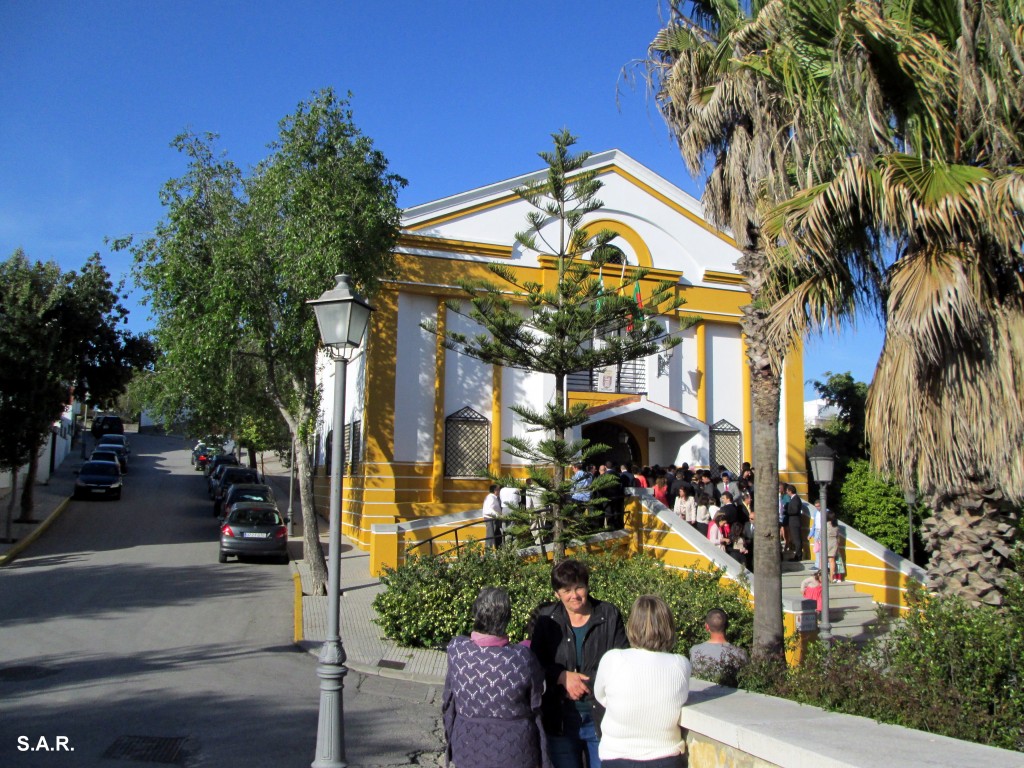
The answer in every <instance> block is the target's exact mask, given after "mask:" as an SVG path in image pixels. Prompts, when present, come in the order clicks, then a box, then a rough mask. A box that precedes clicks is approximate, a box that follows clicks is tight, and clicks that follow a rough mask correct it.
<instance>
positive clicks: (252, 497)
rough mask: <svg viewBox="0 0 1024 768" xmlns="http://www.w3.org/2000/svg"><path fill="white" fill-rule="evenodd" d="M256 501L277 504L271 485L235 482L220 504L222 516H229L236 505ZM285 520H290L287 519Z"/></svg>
mask: <svg viewBox="0 0 1024 768" xmlns="http://www.w3.org/2000/svg"><path fill="white" fill-rule="evenodd" d="M254 501H255V502H262V503H264V504H273V505H275V506H277V499H275V498H274V490H273V489H272V488H271V487H270V486H269V485H263V484H262V483H235V484H234V485H232V486H231V487H230V488H228V489H227V492H226V493H225V494H224V501H223V502H222V503H221V506H220V516H221V517H222V518H227V517H228V516H229V515H230V514H231V510H232V509H233V508H234V507H235V506H237V505H239V504H247V503H249V502H254ZM285 522H288V521H287V519H286V520H285Z"/></svg>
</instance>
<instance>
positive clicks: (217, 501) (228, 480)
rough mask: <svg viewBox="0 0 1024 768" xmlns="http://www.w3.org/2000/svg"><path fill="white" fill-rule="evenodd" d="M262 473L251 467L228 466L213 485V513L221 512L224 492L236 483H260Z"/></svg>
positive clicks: (215, 514)
mask: <svg viewBox="0 0 1024 768" xmlns="http://www.w3.org/2000/svg"><path fill="white" fill-rule="evenodd" d="M258 482H260V473H259V472H258V471H256V470H255V469H250V468H249V467H227V468H226V469H224V470H223V471H222V472H221V473H220V477H219V478H218V480H217V483H216V484H215V485H214V486H213V514H214V516H217V515H219V514H220V508H221V504H222V503H223V502H224V494H225V493H227V491H228V489H229V488H231V486H232V485H234V484H235V483H258Z"/></svg>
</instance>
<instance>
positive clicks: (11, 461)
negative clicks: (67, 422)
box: [0, 249, 148, 538]
mask: <svg viewBox="0 0 1024 768" xmlns="http://www.w3.org/2000/svg"><path fill="white" fill-rule="evenodd" d="M126 314H127V311H126V310H125V309H124V307H123V306H121V304H120V301H119V298H118V295H117V293H116V291H115V290H114V287H113V285H112V283H111V281H110V276H109V275H108V273H107V271H106V269H105V268H104V267H103V264H102V262H101V261H100V258H99V255H97V254H94V255H93V256H91V257H90V258H89V259H87V260H86V263H85V265H84V266H83V268H82V270H81V271H80V272H73V271H72V272H62V271H61V270H60V268H59V267H58V266H57V265H56V264H54V263H52V262H48V263H42V262H34V263H33V262H31V261H30V260H29V259H28V257H27V256H26V255H25V253H24V252H23V251H21V250H20V249H19V250H18V251H15V253H14V254H13V255H12V256H11V257H10V258H9V259H7V260H6V261H4V262H2V263H0V328H2V329H3V332H2V333H0V423H3V425H4V439H3V440H2V441H0V469H3V470H7V471H11V472H12V473H13V475H14V480H15V486H16V483H17V470H18V469H19V468H20V467H22V466H24V465H26V464H27V465H28V467H29V471H28V475H27V478H26V482H25V486H24V489H23V491H22V494H21V510H22V518H24V519H30V518H31V512H32V506H33V498H32V491H33V488H34V479H35V471H36V462H37V460H38V455H39V450H40V448H41V447H42V445H43V442H44V440H45V439H46V437H47V436H48V435H49V432H50V427H51V425H52V424H53V423H54V421H56V420H57V419H58V418H60V415H61V413H62V412H63V410H64V408H65V406H66V405H67V404H68V403H69V402H70V401H71V395H72V392H75V391H77V392H78V393H79V394H80V395H81V393H82V392H84V391H85V389H86V387H91V386H93V385H92V383H91V382H92V381H93V380H95V381H96V382H97V383H96V385H95V386H96V388H97V390H98V392H99V394H100V396H101V397H102V398H104V399H107V398H113V397H116V396H117V395H118V394H119V393H120V392H121V391H122V390H123V389H124V387H125V386H126V385H127V382H128V380H129V379H130V376H131V373H132V371H133V370H134V368H136V367H138V366H141V365H144V364H145V362H146V360H147V359H148V355H147V353H146V344H145V341H144V340H142V339H140V338H139V337H135V336H132V335H131V334H128V333H125V332H124V331H121V330H119V329H118V327H117V326H118V325H119V323H120V322H121V321H122V320H123V319H124V317H125V316H126ZM16 490H17V488H16V487H15V488H12V492H11V497H10V504H9V507H8V512H7V525H6V535H7V537H8V538H10V522H11V518H12V516H13V506H14V501H15V499H16V497H17V494H16Z"/></svg>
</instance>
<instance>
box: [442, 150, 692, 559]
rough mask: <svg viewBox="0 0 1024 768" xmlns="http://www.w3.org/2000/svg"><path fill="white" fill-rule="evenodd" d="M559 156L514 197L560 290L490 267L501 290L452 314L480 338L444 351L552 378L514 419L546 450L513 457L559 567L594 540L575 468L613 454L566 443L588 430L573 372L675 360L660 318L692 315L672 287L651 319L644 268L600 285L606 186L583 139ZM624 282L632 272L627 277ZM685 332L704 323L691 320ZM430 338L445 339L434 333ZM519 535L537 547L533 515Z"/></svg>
mask: <svg viewBox="0 0 1024 768" xmlns="http://www.w3.org/2000/svg"><path fill="white" fill-rule="evenodd" d="M552 138H553V140H554V149H553V151H551V152H541V153H540V157H541V158H542V159H543V160H544V162H545V163H546V164H547V173H546V175H545V176H544V177H543V178H541V179H537V180H535V181H531V182H529V183H527V184H525V185H524V186H523V187H521V188H519V189H517V190H516V193H517V194H518V195H519V196H520V197H521V198H522V199H523V200H525V201H527V202H528V203H529V204H530V205H531V206H532V207H533V208H534V210H533V211H531V212H530V213H529V214H528V216H527V223H528V224H529V228H528V229H527V230H525V231H523V232H519V233H517V234H516V240H517V242H519V243H520V244H521V245H522V246H523V247H524V248H527V249H529V250H531V251H536V252H537V253H538V254H539V256H540V258H541V259H544V258H549V259H551V260H553V262H554V265H555V267H556V279H555V281H554V282H553V284H552V285H550V286H547V287H546V286H544V285H541V284H539V283H535V282H532V281H523V280H521V279H520V277H519V276H518V275H517V272H516V271H515V270H513V269H511V268H509V267H507V266H505V265H501V264H489V265H488V268H489V269H490V271H491V272H492V273H493V274H494V275H495V276H496V277H497V278H499V279H500V282H495V281H489V280H481V281H463V282H461V283H460V287H461V289H462V291H463V292H464V293H465V294H466V296H467V297H468V298H467V301H466V302H465V303H464V302H462V301H449V302H448V303H447V304H448V309H449V310H450V311H452V312H454V313H456V314H460V315H463V316H465V317H468V318H469V319H470V320H472V321H473V322H475V323H476V324H477V325H478V326H479V327H480V329H481V332H480V333H479V334H476V335H474V336H468V335H466V334H462V333H457V332H454V331H450V330H447V331H445V332H444V334H443V337H444V343H445V345H446V346H447V347H448V348H449V349H453V350H456V351H458V352H461V353H463V354H466V355H469V356H470V357H474V358H476V359H478V360H480V361H482V362H484V363H488V364H491V365H500V366H507V367H511V368H520V369H523V370H528V371H538V372H541V373H547V374H551V375H553V376H554V399H553V402H551V403H550V404H548V405H547V406H546V408H544V409H542V410H537V409H534V408H531V407H528V406H526V405H515V406H513V407H512V410H513V411H514V412H515V413H517V414H518V415H519V416H520V417H522V419H523V421H524V422H525V423H526V424H528V425H529V427H530V429H531V430H532V431H535V432H542V433H544V435H545V436H544V437H543V438H542V439H540V440H529V439H523V438H510V439H508V440H506V441H505V445H506V449H505V450H506V451H507V452H508V453H509V454H511V455H513V456H515V457H517V458H520V459H524V460H525V461H526V462H528V471H529V476H530V478H532V479H533V480H534V482H535V483H536V484H537V486H538V488H539V489H540V497H541V498H540V505H541V506H542V507H544V508H548V509H550V512H549V513H548V520H549V521H550V522H551V523H552V525H553V536H554V547H555V553H556V557H561V556H562V555H563V553H564V548H565V545H566V543H567V542H568V541H569V540H570V539H572V538H573V537H574V536H576V535H578V534H579V533H580V532H582V530H584V529H587V528H589V525H590V521H589V519H588V518H589V517H591V515H590V514H589V512H588V510H587V505H585V504H580V503H577V502H574V501H573V500H572V498H571V491H572V486H571V483H570V482H569V481H568V480H567V478H566V468H567V467H568V466H569V465H570V464H572V463H573V462H574V461H583V460H585V459H586V458H587V457H588V456H591V455H593V454H594V453H597V452H600V451H603V450H606V449H607V446H602V445H592V444H589V442H588V441H586V440H580V441H567V440H566V435H567V433H568V432H569V431H570V430H571V429H572V428H574V427H578V426H580V425H582V424H584V423H586V421H587V416H586V415H585V411H586V409H587V405H586V404H584V403H580V404H577V405H574V406H572V407H568V405H567V403H566V402H565V380H566V377H567V376H568V375H569V374H570V373H573V372H575V371H585V370H591V369H595V368H603V367H605V366H614V365H621V364H622V363H624V362H627V361H629V360H636V359H639V358H642V357H646V356H648V355H651V354H653V353H654V352H656V351H658V350H659V349H668V348H671V347H673V346H675V345H676V344H678V343H679V342H680V341H681V339H680V338H678V337H673V336H669V335H666V333H665V328H664V327H663V326H662V325H661V323H659V322H658V321H657V320H656V319H655V318H654V317H653V316H654V315H657V314H658V313H660V312H665V313H668V312H672V311H673V310H674V309H676V308H678V307H679V306H681V305H682V304H683V303H685V302H684V301H683V300H682V298H681V297H679V296H678V295H677V292H676V289H675V286H674V285H673V284H672V283H669V282H663V283H659V284H658V285H656V286H655V287H654V290H653V292H652V293H651V295H650V296H649V297H645V298H644V300H643V302H644V306H645V309H646V310H648V311H649V312H650V316H648V315H646V314H645V312H643V311H641V309H640V308H639V307H638V303H637V301H636V299H635V298H634V296H635V291H636V288H635V287H636V286H638V285H639V282H640V281H641V280H642V279H643V278H644V277H645V276H646V275H647V274H648V271H649V270H646V269H642V268H633V267H631V268H630V269H629V273H628V274H629V279H628V280H625V281H623V284H622V285H621V286H619V287H618V290H607V289H606V286H605V285H604V283H603V281H602V279H601V275H602V270H603V267H604V265H605V264H606V263H607V262H608V258H609V250H608V249H606V248H605V246H607V245H608V243H609V242H610V241H611V240H612V239H613V238H614V237H615V233H613V232H610V231H607V230H601V231H592V230H590V229H587V227H586V224H585V221H584V220H585V219H586V217H587V216H588V215H589V214H592V213H594V212H595V211H598V210H600V208H601V207H602V205H603V204H602V203H601V201H600V200H599V199H598V197H597V194H598V192H599V191H600V189H601V186H602V184H601V182H600V180H598V179H597V176H596V173H595V172H594V171H588V170H585V169H584V166H585V164H586V161H587V159H588V158H589V157H590V153H589V152H581V153H579V154H575V155H574V154H572V152H571V149H572V147H573V145H574V144H575V143H576V138H575V137H574V136H572V135H571V134H570V133H568V131H562V132H560V133H557V134H553V135H552ZM622 274H623V275H625V274H626V273H625V271H624V270H623V272H622ZM686 322H687V323H688V324H693V323H695V322H697V319H696V318H692V319H688V320H687V321H686ZM423 328H424V329H425V330H426V331H428V332H430V333H438V329H437V327H436V325H435V324H434V323H433V322H425V323H424V324H423ZM496 479H498V480H500V481H501V482H502V484H504V485H507V486H515V487H520V488H521V487H523V483H522V481H521V480H517V479H515V478H510V477H505V478H496ZM609 481H610V482H617V481H616V480H615V479H614V478H612V477H608V478H606V479H605V480H603V481H602V480H600V479H599V480H596V481H595V483H594V485H593V487H592V490H593V491H600V489H601V486H602V483H604V484H607V483H608V482H609ZM515 518H516V519H517V520H518V522H519V525H516V526H513V529H512V531H513V534H516V535H518V536H519V537H521V538H523V539H528V537H529V523H530V522H532V520H530V519H529V518H528V516H526V515H525V513H522V512H519V513H516V515H515Z"/></svg>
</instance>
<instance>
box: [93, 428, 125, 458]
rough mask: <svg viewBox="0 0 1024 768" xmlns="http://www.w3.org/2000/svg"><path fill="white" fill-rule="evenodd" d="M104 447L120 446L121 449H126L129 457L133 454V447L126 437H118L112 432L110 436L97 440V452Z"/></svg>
mask: <svg viewBox="0 0 1024 768" xmlns="http://www.w3.org/2000/svg"><path fill="white" fill-rule="evenodd" d="M104 445H117V446H120V447H121V448H124V452H125V453H127V454H128V455H131V452H132V445H131V443H129V442H128V438H127V437H126V436H125V435H117V434H114V433H112V432H111V433H110V434H107V435H103V437H100V438H98V439H97V440H96V448H97V450H98V449H99V448H100V446H104Z"/></svg>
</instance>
